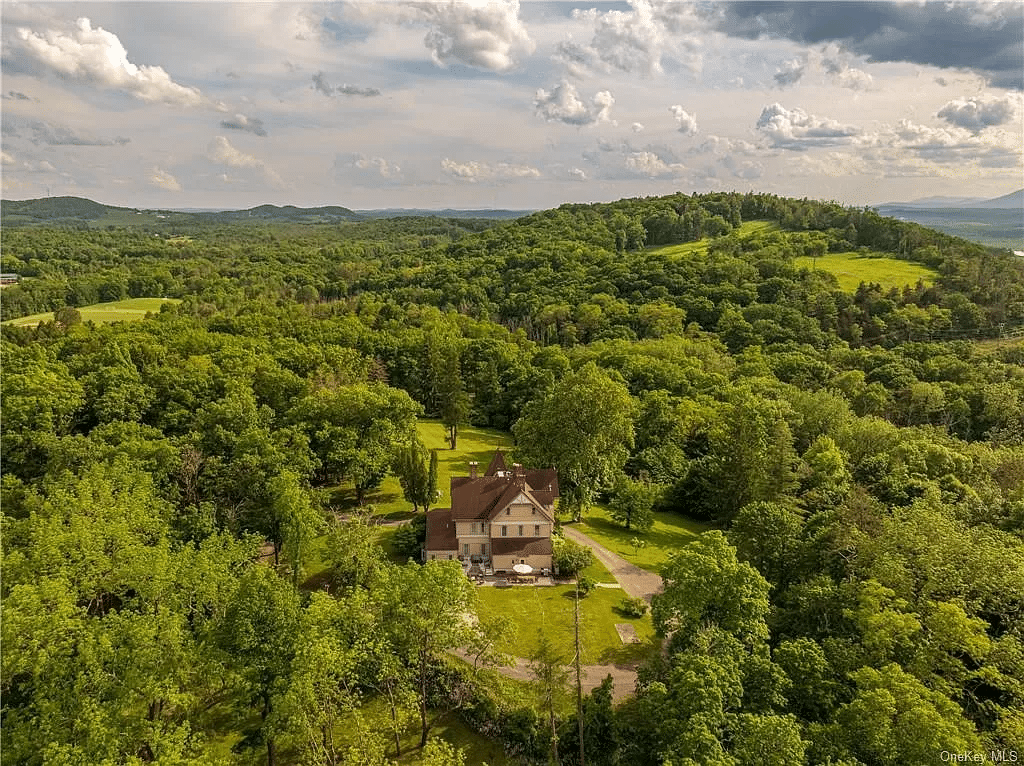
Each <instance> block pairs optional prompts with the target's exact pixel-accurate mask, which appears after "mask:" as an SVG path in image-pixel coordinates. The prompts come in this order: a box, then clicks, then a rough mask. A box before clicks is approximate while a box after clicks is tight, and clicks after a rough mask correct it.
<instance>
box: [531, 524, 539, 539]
mask: <svg viewBox="0 0 1024 766" xmlns="http://www.w3.org/2000/svg"><path fill="white" fill-rule="evenodd" d="M533 536H534V537H540V524H534V525H533Z"/></svg>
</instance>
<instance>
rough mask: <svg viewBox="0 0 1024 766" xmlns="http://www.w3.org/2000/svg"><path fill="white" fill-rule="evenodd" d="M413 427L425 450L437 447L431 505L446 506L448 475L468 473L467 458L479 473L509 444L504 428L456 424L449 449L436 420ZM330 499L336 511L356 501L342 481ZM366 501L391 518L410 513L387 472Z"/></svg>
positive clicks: (443, 432)
mask: <svg viewBox="0 0 1024 766" xmlns="http://www.w3.org/2000/svg"><path fill="white" fill-rule="evenodd" d="M416 430H417V431H418V433H419V436H420V439H421V440H422V441H423V444H424V445H425V446H426V448H427V449H428V450H430V449H436V450H437V488H438V489H439V490H440V491H441V497H440V498H439V499H438V501H437V502H436V503H434V507H435V508H447V507H449V505H450V502H451V501H450V498H449V495H448V493H449V489H450V482H451V477H452V476H469V463H470V461H472V460H475V461H476V462H477V463H479V464H480V473H483V472H484V471H485V470H486V469H487V464H488V463H490V462H491V458H492V457H494V450H495V449H497V448H498V447H501V448H502V449H504V450H509V449H511V448H512V435H511V434H508V433H505V432H504V431H495V430H493V429H488V428H473V427H472V426H462V427H461V428H459V439H458V444H457V446H456V449H454V450H451V449H448V442H447V441H445V428H444V426H443V425H441V421H440V420H430V419H422V420H420V421H419V422H418V423H417V424H416ZM332 500H333V502H334V505H335V506H336V507H337V509H338V510H339V511H342V512H347V511H350V510H352V509H353V508H355V505H356V493H355V490H354V489H353V488H352V486H351V485H350V484H342V485H341V486H340V487H338V488H337V489H336V490H335V491H334V493H333V498H332ZM366 504H367V505H372V506H373V508H374V513H375V514H377V515H380V516H387V517H388V518H392V519H401V518H407V517H409V516H411V515H412V514H411V511H412V506H411V505H410V504H409V503H408V502H407V501H406V500H405V498H404V497H402V487H401V485H399V483H398V479H397V478H396V477H395V476H392V475H390V474H389V475H388V476H387V478H385V479H384V481H383V483H381V485H380V487H378V488H377V489H375V490H372V491H370V492H367V493H366Z"/></svg>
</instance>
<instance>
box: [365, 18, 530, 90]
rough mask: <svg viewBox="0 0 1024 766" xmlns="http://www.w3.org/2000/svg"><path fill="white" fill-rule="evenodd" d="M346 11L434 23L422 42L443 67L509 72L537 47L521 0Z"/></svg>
mask: <svg viewBox="0 0 1024 766" xmlns="http://www.w3.org/2000/svg"><path fill="white" fill-rule="evenodd" d="M347 12H348V13H350V14H351V15H352V17H353V18H355V19H358V20H360V21H364V22H365V21H369V22H371V23H372V22H384V23H394V24H406V25H413V26H427V27H429V31H428V32H427V34H426V37H424V39H423V42H424V44H425V45H426V46H427V49H428V50H429V51H430V55H431V58H433V59H434V62H435V63H436V64H437V65H438V66H442V67H443V66H446V65H447V64H449V63H452V62H457V63H460V64H466V65H467V66H472V67H476V68H478V69H487V70H490V71H492V72H504V71H506V70H508V69H511V68H512V67H514V66H515V65H516V64H517V63H518V61H519V58H520V57H522V56H529V55H530V54H532V53H533V51H534V50H535V49H536V44H535V43H534V42H533V40H532V39H530V34H529V32H528V31H527V29H526V26H525V25H524V24H523V22H522V20H521V19H520V18H519V0H424V1H423V2H409V3H386V2H385V3H379V2H378V3H368V4H360V3H352V4H350V5H349V6H348V7H347Z"/></svg>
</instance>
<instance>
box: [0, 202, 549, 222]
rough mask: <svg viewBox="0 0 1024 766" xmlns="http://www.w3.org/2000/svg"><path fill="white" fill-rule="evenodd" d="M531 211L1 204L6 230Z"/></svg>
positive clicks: (496, 214)
mask: <svg viewBox="0 0 1024 766" xmlns="http://www.w3.org/2000/svg"><path fill="white" fill-rule="evenodd" d="M530 212H532V211H529V210H496V209H495V210H452V209H445V210H425V209H402V208H390V209H386V210H358V211H356V210H350V209H349V208H347V207H341V206H340V205H325V206H322V207H296V206H294V205H284V206H283V207H279V206H278V205H259V206H258V207H252V208H247V209H246V210H203V209H196V208H186V209H179V210H175V209H167V210H164V209H157V210H154V209H144V208H128V207H117V206H115V205H104V204H101V203H99V202H94V201H93V200H90V199H84V198H82V197H45V198H42V199H28V200H0V217H2V221H3V224H4V225H5V226H17V225H33V224H35V225H38V224H43V223H64V224H75V223H78V224H88V225H93V226H96V225H99V226H102V225H104V224H109V225H121V226H125V225H132V224H137V225H138V224H150V223H158V222H167V223H221V222H222V223H228V222H238V221H281V222H293V223H334V222H342V221H367V220H375V219H380V218H399V217H406V216H417V217H437V218H489V219H509V218H519V217H521V216H524V215H527V214H529V213H530Z"/></svg>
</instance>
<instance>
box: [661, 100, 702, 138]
mask: <svg viewBox="0 0 1024 766" xmlns="http://www.w3.org/2000/svg"><path fill="white" fill-rule="evenodd" d="M668 110H669V111H670V112H672V115H673V116H674V117H675V118H676V122H677V123H678V124H679V132H680V133H682V134H683V135H686V136H692V135H696V133H697V131H698V129H697V117H696V116H695V115H692V114H690V113H689V112H687V111H686V110H685V109H683V107H681V106H680V105H679V104H674V105H673V106H670V107H669V108H668Z"/></svg>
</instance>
